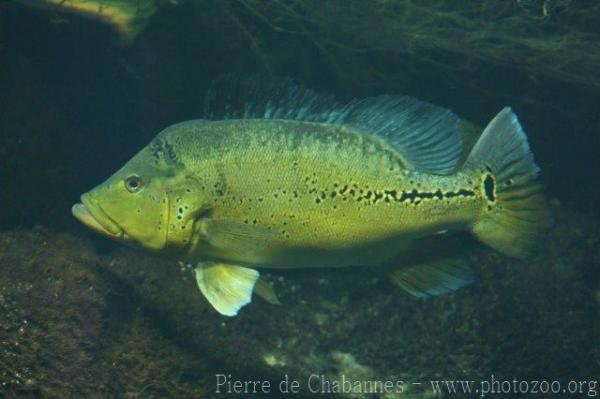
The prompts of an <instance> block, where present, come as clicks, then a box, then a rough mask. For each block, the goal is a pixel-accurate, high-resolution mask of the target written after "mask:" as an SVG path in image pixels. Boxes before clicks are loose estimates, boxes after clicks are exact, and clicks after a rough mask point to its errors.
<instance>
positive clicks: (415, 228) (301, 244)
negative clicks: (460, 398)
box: [72, 78, 551, 316]
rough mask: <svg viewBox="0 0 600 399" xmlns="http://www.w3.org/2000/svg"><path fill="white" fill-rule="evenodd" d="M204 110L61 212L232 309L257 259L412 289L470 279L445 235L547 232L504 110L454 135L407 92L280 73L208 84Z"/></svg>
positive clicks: (259, 264)
mask: <svg viewBox="0 0 600 399" xmlns="http://www.w3.org/2000/svg"><path fill="white" fill-rule="evenodd" d="M204 108H205V112H204V119H196V120H189V121H185V122H181V123H177V124H174V125H172V126H169V127H167V128H166V129H164V130H163V131H161V132H160V133H159V134H158V135H157V136H156V137H155V138H154V139H153V140H152V141H151V142H150V143H149V144H148V145H147V146H146V147H144V148H143V149H141V151H139V152H138V153H137V154H136V155H135V156H133V158H131V159H130V160H129V161H128V162H127V163H126V164H125V165H124V166H123V167H122V168H121V169H119V170H118V171H116V172H115V173H114V174H113V175H112V176H111V177H109V178H108V179H107V180H106V181H104V182H103V183H101V184H100V185H98V186H96V187H95V188H93V189H92V190H90V191H89V192H87V193H84V194H83V195H81V202H79V203H76V204H75V205H74V206H73V208H72V214H73V215H74V216H75V218H77V219H78V220H79V221H80V222H82V223H83V224H84V225H86V226H87V227H89V228H91V229H92V230H94V231H96V232H98V233H100V234H102V235H104V236H107V237H110V238H112V239H115V240H118V241H121V242H124V243H127V244H130V245H134V246H138V247H141V248H144V249H147V250H149V251H152V252H154V253H158V254H162V255H165V256H167V257H170V258H177V259H179V260H181V261H185V262H188V263H191V264H193V265H194V266H195V268H194V274H195V279H196V283H197V285H198V288H199V290H200V292H201V293H202V294H203V295H204V297H205V298H206V299H207V300H208V302H209V303H210V304H211V305H212V306H213V307H214V309H216V311H218V312H219V313H221V314H222V315H225V316H235V315H237V314H238V312H239V310H240V309H241V308H242V307H243V306H245V305H247V304H248V303H250V302H251V300H252V295H253V293H255V294H257V295H259V296H262V297H263V298H265V299H267V300H268V301H269V302H271V303H278V302H279V300H278V298H277V295H276V293H275V292H274V289H273V287H271V286H270V284H269V283H268V282H266V281H265V280H264V279H263V278H262V277H261V276H260V273H259V271H258V270H257V269H264V268H267V269H268V268H314V267H350V266H363V267H373V268H380V270H383V271H385V273H386V274H387V275H388V276H389V277H390V280H391V281H392V282H393V283H395V284H396V285H397V286H399V287H400V288H402V289H403V290H405V291H406V292H408V293H410V294H412V295H414V296H417V297H428V296H435V295H441V294H445V293H449V292H452V291H455V290H457V289H459V288H461V287H463V286H465V285H467V284H469V283H471V282H473V281H474V272H473V268H472V267H471V265H470V264H469V262H468V261H467V260H466V258H465V256H464V255H461V251H460V250H454V249H456V247H457V245H456V243H455V242H454V241H453V239H452V238H451V237H452V236H453V234H452V233H453V232H455V231H467V232H470V233H472V234H473V235H474V236H475V237H476V238H477V239H479V240H480V241H481V242H483V243H484V244H486V245H488V246H490V247H491V248H493V249H495V250H497V251H498V252H500V253H501V254H504V255H506V256H511V257H518V258H523V257H527V256H530V255H531V254H533V253H534V252H535V248H536V244H537V242H538V241H539V237H540V235H541V234H542V232H543V231H544V230H545V229H546V228H547V227H548V226H549V223H550V219H551V218H550V216H549V214H548V210H547V206H546V200H545V197H544V193H543V188H542V185H541V183H540V181H539V180H540V179H539V172H540V169H539V167H538V166H537V164H536V163H535V160H534V157H533V154H532V152H531V150H530V147H529V144H528V140H527V136H526V134H525V132H524V130H523V128H522V126H521V124H520V122H519V120H518V118H517V116H516V115H515V113H514V112H513V111H512V109H511V108H509V107H505V108H503V109H502V110H501V111H500V112H499V113H498V114H497V115H496V116H495V117H494V118H493V119H492V120H491V121H490V122H489V124H488V125H487V126H486V127H485V129H483V132H482V133H481V134H480V136H479V137H478V139H477V140H476V142H475V144H474V145H467V144H466V143H467V140H466V139H465V135H464V126H465V124H464V121H463V120H462V119H460V118H459V117H458V116H457V115H456V114H455V113H453V112H452V111H450V110H448V109H446V108H443V107H439V106H436V105H433V104H430V103H427V102H425V101H421V100H418V99H415V98H413V97H409V96H400V95H380V96H374V97H368V98H365V99H360V100H352V101H350V102H339V101H337V100H336V99H335V98H333V97H332V96H330V95H327V94H321V93H317V92H315V91H313V90H311V89H308V88H306V87H304V86H302V85H300V84H298V83H295V82H294V81H292V80H290V79H275V78H273V79H262V80H261V79H247V80H244V79H237V80H236V79H233V78H228V79H226V78H223V79H220V80H217V81H216V83H214V84H213V86H212V88H211V89H210V90H209V91H208V94H207V96H206V100H205V107H204Z"/></svg>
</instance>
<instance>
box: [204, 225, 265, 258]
mask: <svg viewBox="0 0 600 399" xmlns="http://www.w3.org/2000/svg"><path fill="white" fill-rule="evenodd" d="M204 229H205V232H204V233H205V235H206V240H207V241H208V242H209V243H210V244H211V245H213V246H214V247H216V248H220V249H222V250H227V251H229V252H230V253H234V254H240V255H242V256H246V257H247V256H248V255H249V254H253V253H256V252H260V251H261V250H264V248H265V246H266V245H268V243H269V242H272V241H273V239H274V238H276V237H277V233H275V232H274V231H272V230H269V229H267V228H266V227H262V226H256V225H252V224H251V225H248V224H245V223H239V222H234V221H228V220H214V219H206V220H205V221H204Z"/></svg>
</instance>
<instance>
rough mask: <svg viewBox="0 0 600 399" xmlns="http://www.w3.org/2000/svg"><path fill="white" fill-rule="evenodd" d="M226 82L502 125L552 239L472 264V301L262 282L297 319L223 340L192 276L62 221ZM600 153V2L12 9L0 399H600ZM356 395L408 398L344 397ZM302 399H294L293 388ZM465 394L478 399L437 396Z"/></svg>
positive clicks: (299, 275) (378, 282)
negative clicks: (236, 385)
mask: <svg viewBox="0 0 600 399" xmlns="http://www.w3.org/2000/svg"><path fill="white" fill-rule="evenodd" d="M84 6H85V7H84ZM222 74H233V75H236V76H240V77H244V76H250V75H257V74H258V75H264V76H269V75H274V76H289V77H292V78H293V79H295V80H297V81H300V82H303V83H304V84H306V85H307V86H309V87H311V88H313V89H315V90H318V91H322V92H328V93H332V94H334V95H335V96H336V97H337V98H339V99H341V100H349V99H352V98H361V97H365V96H370V95H378V94H405V95H410V96H414V97H417V98H419V99H422V100H425V101H428V102H431V103H434V104H437V105H440V106H443V107H446V108H449V109H452V110H453V111H454V112H456V113H457V114H458V115H459V116H460V117H462V118H464V119H466V120H469V121H471V122H473V123H475V124H476V125H478V126H485V125H486V124H487V122H488V121H489V120H490V119H491V118H492V117H493V116H494V115H495V114H496V113H497V112H498V111H499V110H500V109H502V107H504V106H506V105H510V106H512V107H513V109H514V110H515V112H516V114H517V115H518V116H519V119H520V121H521V123H522V124H523V126H524V128H525V131H526V132H527V135H528V137H529V140H530V143H531V147H532V150H533V152H534V154H535V157H536V161H537V163H538V164H539V165H540V167H541V169H542V181H543V183H544V185H545V187H546V193H547V196H548V198H549V202H550V206H551V210H552V214H553V218H554V225H553V227H552V228H551V229H550V230H549V232H548V235H547V237H546V238H545V240H544V242H543V244H542V247H541V249H540V251H539V253H538V254H537V255H536V256H535V257H533V258H530V259H526V260H515V259H511V258H508V257H505V256H501V255H499V254H498V253H496V252H494V251H493V250H492V249H490V248H486V247H484V246H482V245H479V244H477V243H475V242H472V241H468V242H467V243H466V244H465V245H467V246H468V247H469V257H470V258H471V260H472V262H473V264H474V265H475V268H476V272H477V281H476V282H475V283H474V284H472V285H470V286H469V287H467V288H465V289H462V290H460V291H458V292H456V293H453V294H451V295H446V296H441V297H436V298H431V299H428V300H421V299H417V298H412V297H410V296H408V295H406V294H404V293H403V292H400V291H399V290H398V289H397V288H395V287H393V286H392V285H391V284H390V283H389V282H388V281H386V280H385V279H382V278H381V277H380V276H379V275H377V274H374V273H372V272H371V271H369V270H367V269H360V268H353V269H340V270H327V269H318V270H313V269H311V270H294V271H269V273H268V278H269V280H270V281H271V282H272V283H273V284H274V286H275V288H276V290H277V292H278V294H279V297H280V301H281V303H282V305H281V306H273V305H270V304H268V303H266V302H264V301H255V302H253V304H252V306H248V307H247V308H244V310H243V311H242V312H241V313H240V315H239V316H237V317H235V318H224V317H223V316H221V315H219V314H218V313H216V312H214V311H213V309H212V308H211V307H210V305H209V304H208V303H207V302H206V301H205V300H204V298H202V296H201V295H200V293H199V292H198V289H197V288H196V284H195V281H194V280H193V277H192V276H191V274H190V273H189V272H188V270H187V269H186V268H185V267H183V266H181V265H180V264H179V263H178V262H177V261H176V260H172V261H171V260H165V259H162V258H157V257H154V256H152V255H150V254H147V253H145V252H142V251H139V250H135V249H132V248H127V247H124V246H121V245H118V244H117V243H114V242H111V241H109V240H107V239H105V238H103V237H100V236H97V235H96V234H94V233H93V232H91V231H88V229H86V228H85V227H84V226H82V225H80V224H79V223H78V222H77V221H76V220H75V219H74V218H73V217H72V216H71V211H70V208H71V205H72V204H73V203H74V202H76V201H77V200H78V198H79V195H80V194H81V193H82V192H85V191H87V190H89V189H90V188H91V187H93V186H94V185H95V184H97V183H99V182H101V181H102V180H104V179H105V178H106V177H107V176H109V175H110V174H112V173H113V171H115V170H116V169H118V168H119V167H121V166H122V165H123V164H124V163H125V162H126V161H127V160H128V159H130V158H131V156H132V155H133V154H134V153H135V152H137V151H138V150H139V149H140V148H142V147H143V146H144V145H146V144H147V143H148V142H149V141H150V140H151V139H152V138H153V137H154V136H155V135H156V134H157V133H158V132H159V131H160V130H162V129H163V128H164V127H166V126H168V125H170V124H173V123H176V122H180V121H184V120H188V119H195V118H198V117H200V116H201V115H202V111H203V101H204V93H205V91H206V89H207V88H208V87H209V85H210V83H211V82H212V81H213V80H214V79H215V78H217V77H218V76H220V75H222ZM599 137H600V3H595V2H583V1H582V2H577V1H569V0H556V1H553V0H544V1H541V0H540V1H534V0H531V1H527V0H507V1H503V0H490V1H486V2H478V1H466V0H457V1H441V0H424V1H409V0H372V1H367V0H364V1H358V0H357V1H344V0H328V1H316V0H315V1H309V0H273V1H259V0H239V1H228V0H206V1H200V0H198V1H194V0H187V1H184V0H179V1H174V0H171V1H167V0H165V1H159V0H156V1H153V0H120V1H119V0H112V1H109V0H106V1H102V0H95V1H91V0H80V1H77V0H71V1H53V0H46V1H44V0H38V1H35V0H12V1H11V0H1V1H0V397H6V398H21V397H23V398H29V397H31V398H36V397H43V398H71V397H72V398H109V397H111V398H112V397H114V398H213V397H249V396H255V397H263V396H266V395H270V396H271V397H288V396H293V397H352V398H355V397H356V398H363V397H365V398H396V397H405V398H429V397H453V396H459V397H475V396H478V397H481V396H485V395H484V393H483V391H482V390H483V389H484V388H485V387H488V385H486V383H488V384H489V387H490V388H497V389H496V392H489V390H488V392H486V393H485V394H486V395H487V394H488V393H489V396H502V397H512V396H519V397H521V396H523V394H524V393H525V392H523V390H524V388H523V387H524V386H525V385H523V386H521V388H516V387H512V386H511V387H510V388H509V387H508V385H507V384H504V385H503V384H501V382H505V381H510V382H512V381H513V380H514V379H516V380H517V381H519V382H523V381H526V382H528V384H527V387H528V388H527V391H528V394H529V395H532V396H537V397H595V396H597V395H598V394H597V390H598V388H597V387H596V385H595V382H596V381H597V380H598V379H600V357H599V356H600V345H599V344H600V310H599V306H600V269H599V267H600V228H599V221H600V214H599V206H598V204H600V185H599V184H598V180H599V177H600V173H599V172H600V157H599V155H598V154H599V153H600V139H599ZM466 239H467V238H466ZM467 240H468V239H467ZM223 376H224V377H223ZM314 376H316V378H313V377H314ZM311 378H312V379H311ZM223 379H227V380H228V382H232V381H269V382H270V383H271V389H270V391H269V392H266V391H265V390H264V389H263V391H262V392H261V390H260V389H259V390H258V392H256V393H253V392H254V391H252V392H251V390H250V391H249V390H248V387H244V389H245V391H244V390H242V391H240V392H233V391H235V389H233V388H231V389H230V387H231V385H228V384H219V383H220V382H222V381H223ZM344 379H347V380H351V381H363V382H364V381H373V380H378V381H383V382H386V381H391V382H394V384H395V383H397V382H399V381H401V382H402V384H401V386H402V389H400V390H398V389H394V390H392V391H393V392H372V391H366V390H365V389H358V390H354V391H351V392H340V393H338V392H335V391H334V390H333V388H331V386H332V385H335V382H340V381H342V380H344ZM291 380H293V381H298V382H299V385H300V391H299V392H298V393H291V392H283V391H282V390H281V389H280V388H281V383H282V381H288V382H289V381H291ZM459 380H460V381H463V380H464V381H474V382H475V385H474V386H475V387H478V388H477V389H479V390H480V391H479V392H477V394H473V393H468V392H463V391H461V389H460V388H458V389H457V392H448V390H444V388H443V387H442V388H441V391H440V392H435V389H434V388H432V385H431V381H459ZM309 381H310V382H309ZM324 381H328V382H329V383H330V386H329V389H327V386H325V387H324V385H326V384H323V382H324ZM535 381H538V382H540V381H547V382H548V383H549V387H550V386H551V387H552V388H549V391H546V392H538V393H537V394H536V393H533V392H531V391H532V389H533V386H534V385H535V384H534V382H535ZM554 381H558V382H559V384H553V385H552V384H551V383H552V382H554ZM494 382H498V384H494ZM442 385H443V384H442ZM509 385H510V384H509ZM516 385H518V384H516ZM542 386H543V384H542V385H539V386H538V391H539V389H541V388H542ZM513 388H514V389H513ZM473 389H475V388H473ZM519 389H521V391H519ZM553 389H554V390H556V392H553V391H552V390H553ZM399 391H400V392H399Z"/></svg>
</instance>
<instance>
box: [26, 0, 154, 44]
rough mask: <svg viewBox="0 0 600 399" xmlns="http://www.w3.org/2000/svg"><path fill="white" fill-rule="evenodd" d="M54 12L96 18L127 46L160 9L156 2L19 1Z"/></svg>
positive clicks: (133, 0) (96, 0)
mask: <svg viewBox="0 0 600 399" xmlns="http://www.w3.org/2000/svg"><path fill="white" fill-rule="evenodd" d="M18 1H19V2H21V3H23V4H26V5H29V6H32V7H41V8H47V9H50V10H52V11H54V12H61V13H69V14H75V15H81V16H83V17H87V18H94V19H97V20H100V21H102V22H103V23H105V24H107V25H109V26H111V27H112V28H113V29H114V30H115V31H116V33H118V34H119V35H120V37H121V39H122V40H123V42H125V43H130V42H131V41H132V40H133V39H135V37H136V36H137V35H138V34H139V33H140V32H141V31H142V30H143V28H144V27H145V26H146V25H147V24H148V21H149V19H150V17H151V16H152V14H154V13H155V12H156V10H157V8H158V7H157V6H158V4H157V3H158V1H157V0H18Z"/></svg>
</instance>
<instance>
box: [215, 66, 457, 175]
mask: <svg viewBox="0 0 600 399" xmlns="http://www.w3.org/2000/svg"><path fill="white" fill-rule="evenodd" d="M204 107H205V108H204V117H206V118H208V119H250V118H266V119H293V120H301V121H308V122H318V123H332V124H338V125H344V126H348V127H350V128H352V129H354V130H357V131H359V132H361V133H364V134H370V135H374V136H378V137H380V138H381V139H383V140H384V141H386V142H387V143H388V144H390V145H391V146H392V147H393V148H394V149H395V150H396V151H398V153H399V154H400V156H401V157H402V158H403V159H404V160H405V161H406V163H407V165H409V166H410V167H412V168H413V169H415V170H418V171H421V172H426V173H433V174H440V175H447V174H450V173H452V172H453V171H454V170H455V169H456V166H457V164H458V161H459V158H460V156H461V154H462V151H463V141H462V136H461V134H460V133H459V124H460V119H459V118H458V117H457V116H456V115H455V114H454V113H453V112H452V111H450V110H447V109H445V108H441V107H438V106H435V105H432V104H429V103H426V102H424V101H420V100H417V99H415V98H412V97H407V96H389V95H384V96H377V97H369V98H366V99H364V100H354V101H351V102H350V103H347V104H342V103H340V102H338V101H336V100H335V98H334V97H333V96H331V95H328V94H319V93H317V92H315V91H313V90H310V89H308V88H306V87H304V86H302V85H300V84H298V83H295V82H294V81H293V80H291V79H288V78H268V79H263V78H251V79H237V78H234V77H222V78H220V79H217V80H216V81H215V82H214V83H213V84H212V86H211V88H210V90H209V91H208V93H207V95H206V98H205V104H204Z"/></svg>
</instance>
